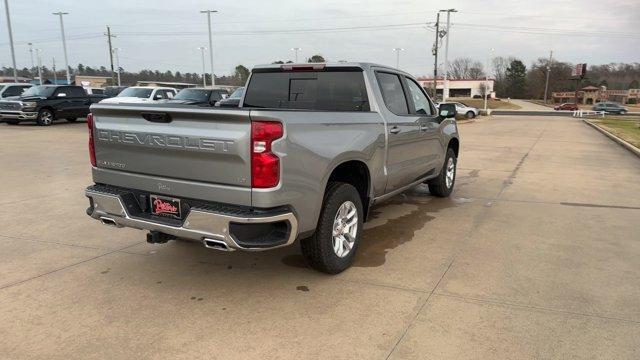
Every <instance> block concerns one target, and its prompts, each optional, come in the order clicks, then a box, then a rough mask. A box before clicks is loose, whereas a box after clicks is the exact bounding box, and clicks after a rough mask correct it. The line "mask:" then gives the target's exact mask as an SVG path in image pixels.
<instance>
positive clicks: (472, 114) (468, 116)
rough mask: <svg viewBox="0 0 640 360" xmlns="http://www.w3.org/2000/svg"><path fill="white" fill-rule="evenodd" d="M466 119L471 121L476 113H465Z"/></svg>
mask: <svg viewBox="0 0 640 360" xmlns="http://www.w3.org/2000/svg"><path fill="white" fill-rule="evenodd" d="M466 117H467V119H473V118H474V117H476V113H474V112H473V111H467V114H466Z"/></svg>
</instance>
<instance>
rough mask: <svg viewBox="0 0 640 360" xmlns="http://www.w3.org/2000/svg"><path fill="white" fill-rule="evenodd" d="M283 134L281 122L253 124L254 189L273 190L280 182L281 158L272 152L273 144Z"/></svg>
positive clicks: (252, 174)
mask: <svg viewBox="0 0 640 360" xmlns="http://www.w3.org/2000/svg"><path fill="white" fill-rule="evenodd" d="M283 134H284V130H283V128H282V124H281V123H279V122H275V121H253V122H251V186H252V187H254V188H263V189H264V188H271V187H274V186H276V185H278V183H279V182H280V158H279V157H278V156H277V155H275V154H274V153H273V152H271V144H272V143H273V141H274V140H276V139H279V138H281V137H282V136H283Z"/></svg>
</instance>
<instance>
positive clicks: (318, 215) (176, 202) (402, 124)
mask: <svg viewBox="0 0 640 360" xmlns="http://www.w3.org/2000/svg"><path fill="white" fill-rule="evenodd" d="M91 111H92V114H90V115H89V117H88V121H87V123H88V127H89V153H90V159H91V166H92V176H93V182H94V184H93V185H91V186H89V187H88V188H87V189H86V191H85V195H86V196H87V197H88V198H89V207H88V208H87V214H88V215H89V216H91V217H92V218H94V219H96V220H99V221H100V222H102V223H103V224H105V225H109V226H114V227H131V228H136V229H143V230H148V231H149V232H148V234H147V241H148V242H151V243H162V242H166V241H169V240H171V239H175V238H181V239H187V240H191V241H197V242H200V243H202V244H203V245H204V247H206V248H209V249H215V250H223V251H234V250H245V251H261V250H268V249H273V248H278V247H282V246H289V245H291V244H293V243H294V242H295V241H296V240H298V241H299V243H300V245H301V249H302V253H303V254H304V256H305V257H306V259H307V261H308V262H309V264H310V265H311V266H312V267H313V268H315V269H317V270H319V271H322V272H326V273H330V274H335V273H339V272H341V271H343V270H345V269H347V268H348V267H349V266H351V264H353V261H354V257H355V254H356V252H357V250H358V247H359V246H360V244H361V242H362V241H363V223H364V221H366V219H367V217H368V215H369V214H370V209H371V207H372V206H374V205H375V204H377V203H379V202H381V201H383V200H385V199H388V198H390V197H392V196H394V195H397V194H400V193H402V192H403V191H405V190H407V189H409V188H411V187H413V186H416V185H418V184H421V183H426V184H428V188H429V190H430V192H431V194H432V195H434V196H441V197H445V196H449V195H450V194H451V192H452V191H453V188H454V184H455V176H456V164H457V158H458V152H459V148H460V142H459V138H458V128H457V124H456V121H455V115H456V110H455V106H454V105H452V104H442V105H440V108H439V111H436V108H435V106H434V105H433V102H432V101H431V100H430V99H429V97H428V96H427V94H426V92H425V91H424V89H423V88H422V87H421V86H420V85H419V83H418V82H417V81H416V80H415V78H413V77H412V76H411V75H409V74H407V73H405V72H402V71H399V70H397V69H393V68H390V67H386V66H382V65H376V64H369V63H339V64H300V65H296V64H285V65H282V66H280V65H266V66H258V67H256V68H254V69H253V72H252V74H251V76H250V78H249V80H248V83H247V87H246V90H245V93H244V96H243V98H242V100H241V101H240V106H239V107H238V108H198V107H184V106H172V105H170V104H157V105H156V104H137V105H116V104H105V103H100V104H95V105H93V106H92V108H91ZM365 240H366V239H365Z"/></svg>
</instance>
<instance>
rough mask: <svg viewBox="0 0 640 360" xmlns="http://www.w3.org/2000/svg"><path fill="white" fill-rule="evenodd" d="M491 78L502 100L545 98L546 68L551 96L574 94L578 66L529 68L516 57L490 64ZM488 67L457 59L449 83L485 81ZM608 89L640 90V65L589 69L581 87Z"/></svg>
mask: <svg viewBox="0 0 640 360" xmlns="http://www.w3.org/2000/svg"><path fill="white" fill-rule="evenodd" d="M490 66H491V69H489V70H490V71H489V77H492V78H493V79H495V83H494V91H495V92H496V94H497V96H499V97H511V98H532V99H542V98H544V89H545V82H546V78H547V68H548V67H549V68H550V74H549V75H550V76H549V88H548V96H549V97H550V96H551V93H552V92H559V91H575V90H576V87H577V86H578V83H577V81H576V80H575V79H574V78H572V77H571V71H572V70H573V69H574V67H575V64H572V63H569V62H562V61H557V60H553V61H551V62H549V59H546V58H538V59H537V60H535V61H534V62H533V63H532V64H531V65H530V67H529V68H527V66H526V65H525V64H524V62H522V61H521V60H520V59H518V58H515V57H495V58H493V59H492V61H491V65H490ZM485 74H486V72H485V67H484V66H483V64H482V63H481V62H479V61H475V60H473V59H471V58H468V57H465V58H458V59H454V60H453V61H452V62H451V63H450V65H449V78H450V79H482V78H484V77H485ZM589 85H592V86H597V87H600V86H606V87H607V88H608V89H612V90H628V89H638V88H640V63H631V64H626V63H610V64H605V65H592V66H589V67H588V69H587V73H586V76H585V78H584V79H583V80H582V81H581V82H580V87H581V88H582V87H585V86H589Z"/></svg>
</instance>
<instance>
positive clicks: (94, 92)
mask: <svg viewBox="0 0 640 360" xmlns="http://www.w3.org/2000/svg"><path fill="white" fill-rule="evenodd" d="M91 92H92V93H93V94H94V95H103V94H104V89H91Z"/></svg>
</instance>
